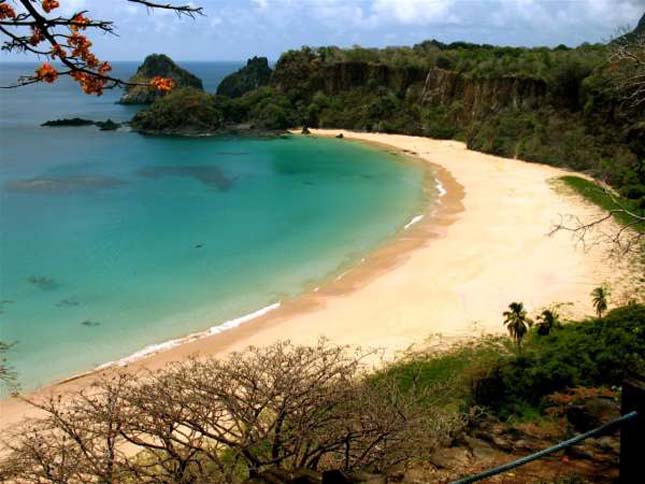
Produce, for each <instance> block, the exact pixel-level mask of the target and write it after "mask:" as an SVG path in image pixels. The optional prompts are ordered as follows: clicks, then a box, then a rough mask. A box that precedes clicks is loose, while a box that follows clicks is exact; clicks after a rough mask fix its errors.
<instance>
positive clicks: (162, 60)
mask: <svg viewBox="0 0 645 484" xmlns="http://www.w3.org/2000/svg"><path fill="white" fill-rule="evenodd" d="M156 76H160V77H168V78H170V79H172V80H174V81H175V83H176V87H178V88H182V87H191V88H194V89H198V90H203V89H204V87H203V85H202V81H201V79H200V78H199V77H197V76H195V75H194V74H191V73H190V72H188V71H187V70H185V69H183V68H181V67H179V66H178V65H177V64H175V62H173V60H172V59H171V58H170V57H168V56H166V55H164V54H152V55H149V56H148V57H146V58H145V60H144V61H143V64H141V65H140V66H139V68H138V69H137V72H136V73H135V74H134V76H132V77H131V78H130V79H128V82H130V83H133V84H137V83H141V84H146V83H148V82H149V81H150V80H151V79H152V78H153V77H156ZM163 95H164V94H163V93H161V92H160V91H157V90H154V89H150V88H149V87H148V86H129V87H127V88H126V89H125V92H124V94H123V96H121V100H120V101H119V102H120V103H121V104H151V103H152V102H154V101H155V100H156V99H158V98H159V97H161V96H163Z"/></svg>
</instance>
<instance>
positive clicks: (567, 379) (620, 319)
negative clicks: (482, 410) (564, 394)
mask: <svg viewBox="0 0 645 484" xmlns="http://www.w3.org/2000/svg"><path fill="white" fill-rule="evenodd" d="M631 371H635V372H638V371H645V306H644V305H639V304H632V305H627V306H624V307H621V308H618V309H614V310H613V311H610V312H609V313H607V314H606V315H605V317H604V318H603V319H591V320H589V321H586V322H582V323H578V324H567V325H564V326H563V327H562V328H561V329H556V330H554V331H552V332H551V333H550V334H549V335H548V336H542V337H535V338H532V339H530V340H529V342H528V343H527V345H526V347H525V352H524V353H523V354H522V356H520V357H517V358H509V359H504V360H502V361H500V362H499V363H498V364H496V365H494V366H493V367H492V369H491V370H490V371H489V373H488V374H487V375H485V376H483V377H482V378H480V379H479V380H478V381H476V382H475V386H474V393H473V397H474V401H475V403H477V404H479V405H484V406H486V407H489V408H491V409H493V410H494V411H495V412H497V413H498V414H499V415H501V416H503V417H508V416H510V415H512V414H513V413H515V412H516V411H517V410H518V409H520V408H522V407H523V406H526V405H540V404H542V403H543V398H544V397H545V396H546V395H549V394H551V393H554V392H557V391H562V390H564V389H565V388H571V387H575V386H612V385H620V384H621V382H622V380H623V379H624V378H625V376H626V375H627V374H628V373H629V372H631Z"/></svg>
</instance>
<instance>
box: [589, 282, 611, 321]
mask: <svg viewBox="0 0 645 484" xmlns="http://www.w3.org/2000/svg"><path fill="white" fill-rule="evenodd" d="M608 297H609V290H608V289H607V288H606V287H604V286H599V287H597V288H595V289H594V290H593V291H591V302H592V303H593V307H594V308H595V310H596V314H597V315H598V319H600V318H602V313H604V312H605V311H606V310H607V298H608Z"/></svg>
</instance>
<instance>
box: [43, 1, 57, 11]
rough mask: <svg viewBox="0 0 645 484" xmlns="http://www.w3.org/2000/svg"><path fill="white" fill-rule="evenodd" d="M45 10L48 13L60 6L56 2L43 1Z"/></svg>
mask: <svg viewBox="0 0 645 484" xmlns="http://www.w3.org/2000/svg"><path fill="white" fill-rule="evenodd" d="M42 6H43V10H44V11H45V12H47V13H49V12H51V11H52V10H54V9H56V8H58V7H59V6H60V5H59V4H58V2H57V1H56V0H43V2H42Z"/></svg>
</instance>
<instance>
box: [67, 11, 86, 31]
mask: <svg viewBox="0 0 645 484" xmlns="http://www.w3.org/2000/svg"><path fill="white" fill-rule="evenodd" d="M72 22H73V23H72V24H71V25H70V26H69V28H70V30H71V31H72V32H78V31H79V30H85V29H86V28H87V24H89V23H90V19H89V18H87V17H85V16H84V15H83V14H82V13H77V14H76V15H74V17H72Z"/></svg>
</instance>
